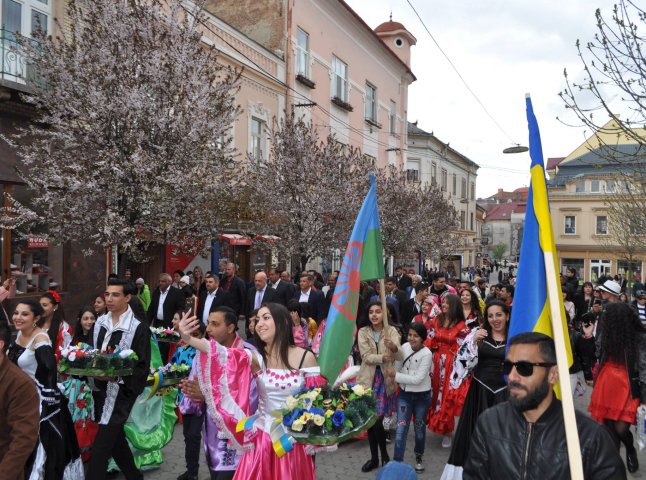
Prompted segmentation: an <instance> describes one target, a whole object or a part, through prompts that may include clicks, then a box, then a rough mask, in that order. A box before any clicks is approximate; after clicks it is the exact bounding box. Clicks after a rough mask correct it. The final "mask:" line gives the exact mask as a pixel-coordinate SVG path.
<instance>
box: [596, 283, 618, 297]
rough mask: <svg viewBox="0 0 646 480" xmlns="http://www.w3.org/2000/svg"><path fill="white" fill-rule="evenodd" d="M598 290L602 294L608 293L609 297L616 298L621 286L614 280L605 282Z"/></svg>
mask: <svg viewBox="0 0 646 480" xmlns="http://www.w3.org/2000/svg"><path fill="white" fill-rule="evenodd" d="M599 290H601V291H602V292H608V293H609V294H611V295H616V296H617V297H618V296H619V295H620V294H621V285H619V284H618V283H617V282H615V281H614V280H606V283H604V284H603V285H601V286H600V287H599Z"/></svg>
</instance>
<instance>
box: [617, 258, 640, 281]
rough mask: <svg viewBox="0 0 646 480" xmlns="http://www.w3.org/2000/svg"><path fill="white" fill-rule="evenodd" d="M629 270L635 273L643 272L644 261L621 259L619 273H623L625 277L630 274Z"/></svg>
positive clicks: (618, 263)
mask: <svg viewBox="0 0 646 480" xmlns="http://www.w3.org/2000/svg"><path fill="white" fill-rule="evenodd" d="M628 270H631V271H632V272H633V275H634V274H636V273H639V274H640V275H641V273H642V262H632V263H631V262H627V261H625V260H619V261H618V262H617V273H619V274H621V275H623V276H624V277H625V276H626V275H627V274H628Z"/></svg>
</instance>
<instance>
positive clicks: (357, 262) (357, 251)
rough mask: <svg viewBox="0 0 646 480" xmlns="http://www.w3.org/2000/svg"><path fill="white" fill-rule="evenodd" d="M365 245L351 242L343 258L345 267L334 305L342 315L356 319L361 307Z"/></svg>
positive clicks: (335, 289) (333, 298)
mask: <svg viewBox="0 0 646 480" xmlns="http://www.w3.org/2000/svg"><path fill="white" fill-rule="evenodd" d="M362 252H363V243H361V242H350V243H348V248H347V249H346V251H345V255H344V256H343V265H341V272H340V273H339V278H337V280H336V287H335V288H334V296H333V297H332V304H333V305H334V306H335V307H336V309H337V310H338V311H339V313H340V314H342V315H343V316H345V317H346V318H348V319H355V318H356V315H357V308H358V307H359V283H360V280H361V273H360V269H361V253H362Z"/></svg>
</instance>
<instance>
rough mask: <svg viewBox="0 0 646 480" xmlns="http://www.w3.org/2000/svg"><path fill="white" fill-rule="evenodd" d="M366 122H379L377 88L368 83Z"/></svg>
mask: <svg viewBox="0 0 646 480" xmlns="http://www.w3.org/2000/svg"><path fill="white" fill-rule="evenodd" d="M366 120H369V121H371V122H377V87H375V86H373V85H371V84H369V83H366Z"/></svg>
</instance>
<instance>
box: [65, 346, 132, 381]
mask: <svg viewBox="0 0 646 480" xmlns="http://www.w3.org/2000/svg"><path fill="white" fill-rule="evenodd" d="M138 360H139V358H138V357H137V354H136V353H135V352H134V351H132V350H119V349H116V350H114V349H108V350H107V351H105V352H101V351H100V350H98V349H96V348H93V347H92V346H91V345H87V344H85V343H79V344H77V345H70V346H69V347H67V348H63V349H61V360H60V362H59V364H58V371H59V372H61V373H65V374H68V375H78V376H82V377H125V376H128V375H132V372H133V369H134V367H135V364H136V363H137V361H138Z"/></svg>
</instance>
